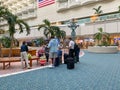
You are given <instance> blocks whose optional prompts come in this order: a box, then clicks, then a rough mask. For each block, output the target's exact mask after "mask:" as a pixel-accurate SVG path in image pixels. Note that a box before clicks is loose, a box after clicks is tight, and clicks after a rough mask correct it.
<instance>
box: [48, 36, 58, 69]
mask: <svg viewBox="0 0 120 90" xmlns="http://www.w3.org/2000/svg"><path fill="white" fill-rule="evenodd" d="M58 44H59V43H58V40H57V39H56V38H54V37H53V36H52V37H51V40H50V42H49V44H48V48H49V57H50V58H51V60H52V67H54V66H55V59H56V58H57V52H58V46H59V45H58Z"/></svg>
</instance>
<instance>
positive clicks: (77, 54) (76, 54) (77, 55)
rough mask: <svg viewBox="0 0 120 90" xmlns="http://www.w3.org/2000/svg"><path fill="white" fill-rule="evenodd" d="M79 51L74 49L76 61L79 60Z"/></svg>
mask: <svg viewBox="0 0 120 90" xmlns="http://www.w3.org/2000/svg"><path fill="white" fill-rule="evenodd" d="M79 53H80V50H76V51H75V57H76V61H77V62H79Z"/></svg>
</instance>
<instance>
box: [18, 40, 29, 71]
mask: <svg viewBox="0 0 120 90" xmlns="http://www.w3.org/2000/svg"><path fill="white" fill-rule="evenodd" d="M20 52H21V63H22V68H24V63H23V61H24V60H25V63H26V65H27V68H28V69H30V66H29V64H28V56H27V52H28V47H27V45H26V42H25V41H23V43H22V46H21V49H20Z"/></svg>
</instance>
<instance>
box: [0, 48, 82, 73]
mask: <svg viewBox="0 0 120 90" xmlns="http://www.w3.org/2000/svg"><path fill="white" fill-rule="evenodd" d="M64 52H65V53H67V50H64V51H63V53H64ZM80 55H81V56H82V55H84V53H83V52H81V53H80ZM2 66H3V65H2V63H0V75H5V74H11V73H16V72H20V71H26V70H27V69H26V68H24V69H22V68H21V62H14V63H11V66H10V67H8V68H6V69H5V70H3V69H2V68H3V67H2ZM39 67H43V66H41V65H40V64H39V63H38V64H37V62H36V61H33V65H32V69H35V68H39Z"/></svg>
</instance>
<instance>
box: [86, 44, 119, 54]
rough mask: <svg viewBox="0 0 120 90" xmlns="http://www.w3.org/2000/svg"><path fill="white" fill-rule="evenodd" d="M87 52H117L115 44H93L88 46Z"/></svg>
mask: <svg viewBox="0 0 120 90" xmlns="http://www.w3.org/2000/svg"><path fill="white" fill-rule="evenodd" d="M88 52H92V53H118V47H117V46H107V47H106V46H94V47H88Z"/></svg>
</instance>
